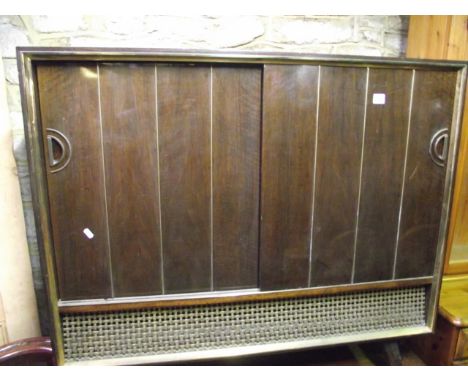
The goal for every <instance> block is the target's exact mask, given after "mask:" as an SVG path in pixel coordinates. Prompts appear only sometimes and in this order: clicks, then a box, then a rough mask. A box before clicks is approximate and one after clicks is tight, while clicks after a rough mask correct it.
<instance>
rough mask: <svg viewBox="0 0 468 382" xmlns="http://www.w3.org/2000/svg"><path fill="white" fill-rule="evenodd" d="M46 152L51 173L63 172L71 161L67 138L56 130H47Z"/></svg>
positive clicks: (70, 149)
mask: <svg viewBox="0 0 468 382" xmlns="http://www.w3.org/2000/svg"><path fill="white" fill-rule="evenodd" d="M46 131H47V151H48V154H49V155H48V156H49V170H50V172H51V173H54V172H58V171H61V170H63V169H64V168H65V167H67V166H68V164H69V163H70V160H71V155H72V148H71V144H70V141H69V140H68V138H67V137H66V136H65V135H64V134H63V133H61V132H60V131H58V130H55V129H47V130H46Z"/></svg>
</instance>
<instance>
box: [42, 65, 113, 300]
mask: <svg viewBox="0 0 468 382" xmlns="http://www.w3.org/2000/svg"><path fill="white" fill-rule="evenodd" d="M37 77H38V90H39V98H40V109H41V125H42V126H41V127H42V131H43V142H44V153H45V155H46V157H48V155H49V153H48V145H47V140H46V132H45V130H46V129H56V130H58V131H60V132H62V133H63V134H65V136H66V137H67V138H68V139H69V141H70V144H71V148H72V156H71V160H70V162H69V164H68V166H67V167H65V168H64V169H63V170H61V171H59V172H55V173H51V172H50V168H47V182H48V192H49V208H50V218H51V224H52V233H53V241H54V251H55V264H56V269H57V276H58V277H57V278H58V289H59V296H60V298H61V299H65V300H67V299H68V300H70V299H87V298H101V297H111V283H110V275H109V264H108V246H107V228H106V207H105V198H104V175H103V168H102V150H101V135H100V124H99V107H98V105H99V102H98V83H97V70H96V65H95V64H57V65H55V64H39V65H38V66H37ZM46 166H47V167H48V164H47V165H46ZM85 228H88V229H90V230H91V232H92V233H93V234H94V237H93V238H92V239H88V238H87V237H86V236H85V234H84V233H83V230H84V229H85Z"/></svg>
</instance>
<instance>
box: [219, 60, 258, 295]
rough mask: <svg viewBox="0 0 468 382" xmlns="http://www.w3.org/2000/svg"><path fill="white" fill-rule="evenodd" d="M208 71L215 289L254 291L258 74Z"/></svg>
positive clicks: (230, 69)
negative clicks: (209, 75)
mask: <svg viewBox="0 0 468 382" xmlns="http://www.w3.org/2000/svg"><path fill="white" fill-rule="evenodd" d="M212 73H213V80H212V81H213V83H212V85H213V100H212V104H213V110H212V115H213V129H212V131H213V138H212V140H213V191H212V192H213V278H214V281H213V282H214V289H215V290H218V289H233V288H236V289H238V288H249V287H256V286H257V278H258V239H259V238H258V235H259V220H258V219H259V215H258V213H259V212H258V210H259V192H260V190H259V188H260V184H259V175H260V174H259V173H260V168H259V166H260V129H261V85H262V84H261V78H262V77H261V75H262V72H261V69H260V68H242V67H214V68H213V72H212Z"/></svg>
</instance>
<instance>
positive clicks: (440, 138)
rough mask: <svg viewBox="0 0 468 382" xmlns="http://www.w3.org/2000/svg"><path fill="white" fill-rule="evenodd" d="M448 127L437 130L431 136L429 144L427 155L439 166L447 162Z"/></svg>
mask: <svg viewBox="0 0 468 382" xmlns="http://www.w3.org/2000/svg"><path fill="white" fill-rule="evenodd" d="M448 131H449V130H448V129H447V128H445V129H441V130H439V131H437V132H436V133H435V134H434V135H433V136H432V138H431V143H430V145H429V155H430V157H431V159H432V161H433V162H434V163H435V164H436V165H437V166H440V167H444V166H445V163H446V162H447V155H448V143H449V142H448V141H449V134H448Z"/></svg>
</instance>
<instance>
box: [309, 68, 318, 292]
mask: <svg viewBox="0 0 468 382" xmlns="http://www.w3.org/2000/svg"><path fill="white" fill-rule="evenodd" d="M321 71H322V67H321V66H320V65H319V66H318V79H317V102H316V103H317V106H316V110H315V141H314V142H315V147H314V173H313V176H312V203H311V204H312V205H311V208H310V238H309V273H308V281H307V285H308V286H309V287H310V284H311V277H312V247H313V244H314V243H313V240H312V236H313V231H314V209H315V176H316V174H317V137H318V129H319V114H320V109H319V105H320V73H321Z"/></svg>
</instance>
